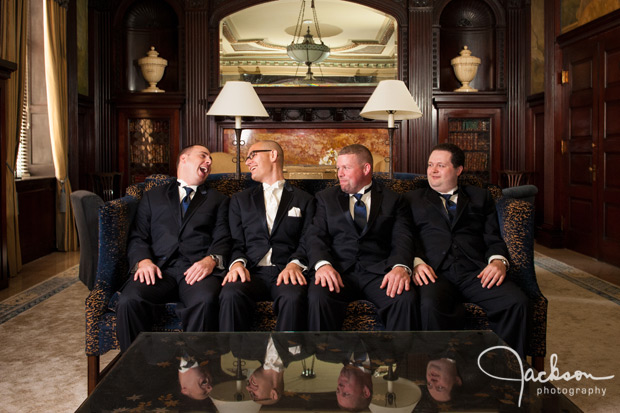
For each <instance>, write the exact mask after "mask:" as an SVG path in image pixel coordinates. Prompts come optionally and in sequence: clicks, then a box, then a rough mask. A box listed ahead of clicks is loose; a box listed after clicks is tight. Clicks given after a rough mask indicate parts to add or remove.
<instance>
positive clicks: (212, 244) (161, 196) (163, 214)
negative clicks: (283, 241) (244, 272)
mask: <svg viewBox="0 0 620 413" xmlns="http://www.w3.org/2000/svg"><path fill="white" fill-rule="evenodd" d="M229 201H230V200H229V198H228V197H227V196H226V195H224V194H222V193H220V192H218V191H217V190H215V189H212V188H209V187H208V186H207V185H206V184H202V185H200V186H199V187H198V188H197V190H196V194H195V195H194V197H193V198H192V201H191V203H190V204H189V208H188V209H187V212H186V213H185V217H183V218H182V217H181V207H180V202H181V201H180V199H179V190H178V184H177V181H176V180H174V181H172V182H171V183H169V184H166V185H162V186H159V187H157V188H153V189H151V190H150V191H147V192H145V193H144V195H143V197H142V199H141V200H140V204H139V205H138V211H137V212H136V216H135V219H134V223H133V226H132V229H131V232H130V235H129V241H128V242H129V244H128V247H127V254H128V257H129V264H130V268H133V267H134V265H135V264H137V263H138V262H140V261H141V260H143V259H146V258H149V259H151V260H152V261H153V262H154V263H155V264H156V265H157V266H158V267H159V268H162V269H164V268H165V267H166V264H167V263H168V262H169V261H170V259H171V258H172V257H174V256H176V255H177V254H178V255H181V256H183V257H185V258H187V259H188V260H189V261H190V262H191V263H194V262H196V261H199V260H201V259H203V258H204V257H206V256H207V255H211V254H215V255H221V256H222V257H224V259H226V258H227V257H228V254H229V252H230V232H229V229H228V204H229Z"/></svg>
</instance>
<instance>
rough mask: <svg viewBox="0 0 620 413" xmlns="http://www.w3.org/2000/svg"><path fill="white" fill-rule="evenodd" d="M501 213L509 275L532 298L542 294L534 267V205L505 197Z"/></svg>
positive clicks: (502, 201)
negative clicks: (507, 253) (508, 261)
mask: <svg viewBox="0 0 620 413" xmlns="http://www.w3.org/2000/svg"><path fill="white" fill-rule="evenodd" d="M496 206H497V213H498V217H499V221H500V229H501V233H502V237H503V238H504V241H505V242H506V246H507V247H508V252H509V253H510V261H511V268H510V270H509V273H508V274H509V276H510V277H511V278H512V279H514V280H515V282H517V283H518V284H519V286H521V288H522V289H523V290H524V291H525V293H526V294H527V295H528V297H530V298H536V297H542V293H541V291H540V288H539V286H538V281H537V280H536V271H535V269H534V207H533V205H532V204H530V203H528V202H526V201H523V200H521V199H515V198H508V197H501V198H500V199H499V200H498V201H497V204H496Z"/></svg>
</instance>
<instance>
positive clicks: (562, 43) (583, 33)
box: [545, 9, 620, 49]
mask: <svg viewBox="0 0 620 413" xmlns="http://www.w3.org/2000/svg"><path fill="white" fill-rule="evenodd" d="M545 12H546V10H545ZM618 21H620V9H618V10H616V11H614V12H612V13H609V14H606V15H604V16H602V17H599V18H598V19H596V20H593V21H591V22H589V23H586V24H584V25H583V26H580V27H577V28H576V29H573V30H571V31H569V32H566V33H564V34H562V35H560V36H558V38H557V43H558V45H559V47H560V48H562V49H563V48H565V47H566V46H569V45H571V44H573V43H576V42H580V41H582V40H584V39H587V38H589V37H593V36H598V35H600V34H603V33H605V32H607V31H609V30H611V29H613V28H615V27H617V26H618Z"/></svg>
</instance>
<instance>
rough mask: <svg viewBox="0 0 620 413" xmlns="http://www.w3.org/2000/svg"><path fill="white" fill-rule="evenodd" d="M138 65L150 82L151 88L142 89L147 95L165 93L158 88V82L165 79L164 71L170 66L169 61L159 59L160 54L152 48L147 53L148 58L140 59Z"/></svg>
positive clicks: (145, 78)
mask: <svg viewBox="0 0 620 413" xmlns="http://www.w3.org/2000/svg"><path fill="white" fill-rule="evenodd" d="M138 65H139V66H140V69H142V76H143V77H144V80H146V81H147V82H149V85H150V86H149V87H147V88H146V89H142V92H147V93H163V92H164V90H162V89H160V88H158V87H157V82H159V81H160V80H161V78H162V77H164V70H165V69H166V66H168V61H167V60H166V59H164V58H161V57H159V53H158V52H157V51H156V50H155V47H154V46H151V50H149V51H148V52H147V53H146V57H142V58H140V59H138Z"/></svg>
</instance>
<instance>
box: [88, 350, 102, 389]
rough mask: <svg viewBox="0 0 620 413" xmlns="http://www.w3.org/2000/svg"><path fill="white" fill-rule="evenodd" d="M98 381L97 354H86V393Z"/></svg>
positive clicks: (93, 387)
mask: <svg viewBox="0 0 620 413" xmlns="http://www.w3.org/2000/svg"><path fill="white" fill-rule="evenodd" d="M97 383H99V356H98V355H96V356H88V395H89V396H90V394H91V393H92V392H93V390H95V387H96V386H97Z"/></svg>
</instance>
